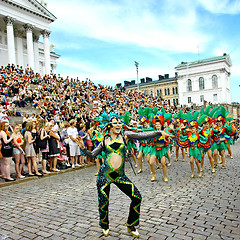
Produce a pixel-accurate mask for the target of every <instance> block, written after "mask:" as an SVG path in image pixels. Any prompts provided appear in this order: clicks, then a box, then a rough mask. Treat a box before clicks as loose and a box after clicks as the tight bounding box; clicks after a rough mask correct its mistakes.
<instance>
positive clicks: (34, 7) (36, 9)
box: [0, 0, 56, 22]
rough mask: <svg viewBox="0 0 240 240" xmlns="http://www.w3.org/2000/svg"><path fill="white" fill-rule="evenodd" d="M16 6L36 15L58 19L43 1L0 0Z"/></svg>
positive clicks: (50, 19)
mask: <svg viewBox="0 0 240 240" xmlns="http://www.w3.org/2000/svg"><path fill="white" fill-rule="evenodd" d="M0 1H2V2H5V3H7V4H9V5H11V6H14V7H16V8H19V9H22V10H25V11H28V12H30V13H32V14H34V15H38V16H40V17H42V18H44V19H48V20H49V21H51V22H53V21H55V20H56V17H55V16H54V15H53V14H52V13H51V12H50V11H48V10H47V9H46V8H45V7H44V6H43V5H42V4H41V3H39V2H38V1H37V0H17V1H14V0H0Z"/></svg>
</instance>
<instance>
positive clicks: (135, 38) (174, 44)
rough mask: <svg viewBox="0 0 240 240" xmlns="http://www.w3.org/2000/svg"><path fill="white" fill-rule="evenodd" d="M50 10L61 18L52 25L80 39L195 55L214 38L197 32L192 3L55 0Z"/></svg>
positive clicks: (174, 1) (126, 0)
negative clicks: (198, 48) (198, 49)
mask: <svg viewBox="0 0 240 240" xmlns="http://www.w3.org/2000/svg"><path fill="white" fill-rule="evenodd" d="M120 3H122V4H120ZM154 4H155V5H154ZM160 4H162V5H160ZM153 6H155V9H153V8H152V7H153ZM48 8H49V10H50V11H52V12H53V14H55V15H56V16H57V17H58V19H57V20H56V22H55V23H53V25H52V26H53V27H54V28H55V29H58V30H60V31H64V32H67V33H69V34H72V35H76V36H78V37H81V36H86V37H90V38H95V39H99V40H103V41H107V42H121V43H134V44H137V45H139V46H143V47H154V48H158V49H164V50H168V51H177V52H195V51H196V46H198V45H201V48H202V49H204V48H205V47H204V46H205V45H206V43H207V42H208V41H209V39H210V38H211V37H210V36H207V35H204V34H203V33H199V32H198V30H197V24H196V23H197V16H196V11H195V6H194V5H193V1H190V0H186V1H184V2H183V1H177V0H169V1H163V2H159V1H140V0H138V1H128V0H125V1H101V4H100V3H99V1H97V0H89V1H76V0H72V1H71V4H69V3H67V2H66V1H63V0H62V1H61V0H52V1H50V2H49V3H48ZM154 11H155V12H154Z"/></svg>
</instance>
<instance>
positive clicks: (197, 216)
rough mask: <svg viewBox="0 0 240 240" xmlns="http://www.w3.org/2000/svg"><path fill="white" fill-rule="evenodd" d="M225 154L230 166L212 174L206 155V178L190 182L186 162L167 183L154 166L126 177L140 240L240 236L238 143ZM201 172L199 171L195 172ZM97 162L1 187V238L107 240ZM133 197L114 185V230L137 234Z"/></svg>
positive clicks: (175, 166)
mask: <svg viewBox="0 0 240 240" xmlns="http://www.w3.org/2000/svg"><path fill="white" fill-rule="evenodd" d="M232 150H233V157H234V159H230V158H229V157H226V169H221V166H217V168H216V173H215V174H212V173H211V170H210V164H209V161H208V159H207V157H206V156H205V164H204V171H203V177H202V178H201V179H200V178H194V179H191V178H190V175H191V170H190V164H189V159H188V158H187V160H186V162H182V161H181V158H180V159H179V161H178V162H174V159H173V163H172V166H171V167H169V168H168V172H167V175H168V179H169V182H168V183H165V182H163V179H162V171H161V169H160V170H157V181H155V182H151V181H150V178H151V175H150V169H149V166H148V164H147V162H146V160H145V161H144V163H143V166H144V168H143V172H142V173H141V174H139V175H137V176H135V175H134V174H133V172H132V170H131V168H130V165H129V163H126V174H127V176H128V177H129V178H130V179H131V180H132V181H133V182H134V183H135V185H136V186H137V187H138V189H139V190H140V192H141V195H142V197H143V202H142V207H141V219H140V226H139V228H138V229H139V232H140V239H148V240H150V239H194V240H195V239H212V240H217V239H224V240H225V239H240V226H239V224H240V221H239V220H240V217H239V215H240V198H239V192H240V180H239V172H240V171H239V155H240V141H238V142H237V143H236V144H235V145H233V146H232ZM195 171H197V170H195ZM95 172H96V166H93V167H89V168H84V169H80V170H77V171H72V172H71V171H70V172H65V173H62V174H57V175H52V176H49V177H44V178H38V179H33V180H31V181H25V182H22V183H20V184H13V185H9V186H6V187H2V188H0V198H1V199H0V200H1V201H0V216H1V217H0V239H1V240H2V239H6V240H7V239H21V240H25V239H36V240H41V239H54V240H57V239H59V240H61V239H89V240H92V239H99V238H101V239H104V238H105V237H103V235H102V231H101V228H100V227H99V225H98V221H99V219H98V208H97V191H96V177H95V176H94V173H95ZM129 203H130V200H129V199H128V198H127V197H126V196H125V195H124V194H122V193H121V192H120V191H119V190H118V189H117V187H116V186H115V185H111V193H110V214H109V218H110V235H109V236H108V237H107V238H106V239H109V240H110V239H133V237H131V235H130V234H128V233H127V231H126V227H125V223H126V221H127V216H128V209H129Z"/></svg>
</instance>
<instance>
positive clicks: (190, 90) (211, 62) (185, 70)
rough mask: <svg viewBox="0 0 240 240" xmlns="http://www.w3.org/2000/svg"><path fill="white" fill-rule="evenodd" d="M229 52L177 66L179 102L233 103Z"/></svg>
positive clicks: (188, 103) (186, 103)
mask: <svg viewBox="0 0 240 240" xmlns="http://www.w3.org/2000/svg"><path fill="white" fill-rule="evenodd" d="M231 66H232V62H231V59H230V56H229V55H228V54H225V53H224V54H223V56H218V57H213V58H207V59H202V60H199V61H194V62H181V64H179V65H178V66H176V67H175V69H176V71H177V74H178V93H179V104H181V105H188V106H189V105H191V104H193V103H195V104H197V105H203V103H204V101H207V102H211V103H215V104H217V103H228V104H230V103H231V92H230V74H231V71H230V67H231Z"/></svg>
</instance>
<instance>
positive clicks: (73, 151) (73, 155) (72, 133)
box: [67, 119, 80, 168]
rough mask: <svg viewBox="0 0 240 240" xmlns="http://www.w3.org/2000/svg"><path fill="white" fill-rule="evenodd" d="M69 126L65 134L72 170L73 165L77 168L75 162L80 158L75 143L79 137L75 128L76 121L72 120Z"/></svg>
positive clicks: (78, 149)
mask: <svg viewBox="0 0 240 240" xmlns="http://www.w3.org/2000/svg"><path fill="white" fill-rule="evenodd" d="M69 124H70V127H69V128H68V129H67V133H68V136H69V150H70V159H71V163H72V168H75V164H76V166H77V167H78V166H79V165H78V164H77V162H78V158H79V156H80V148H79V146H78V144H77V143H76V141H77V139H78V137H79V136H78V131H77V128H76V120H74V119H72V120H70V122H69Z"/></svg>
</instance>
